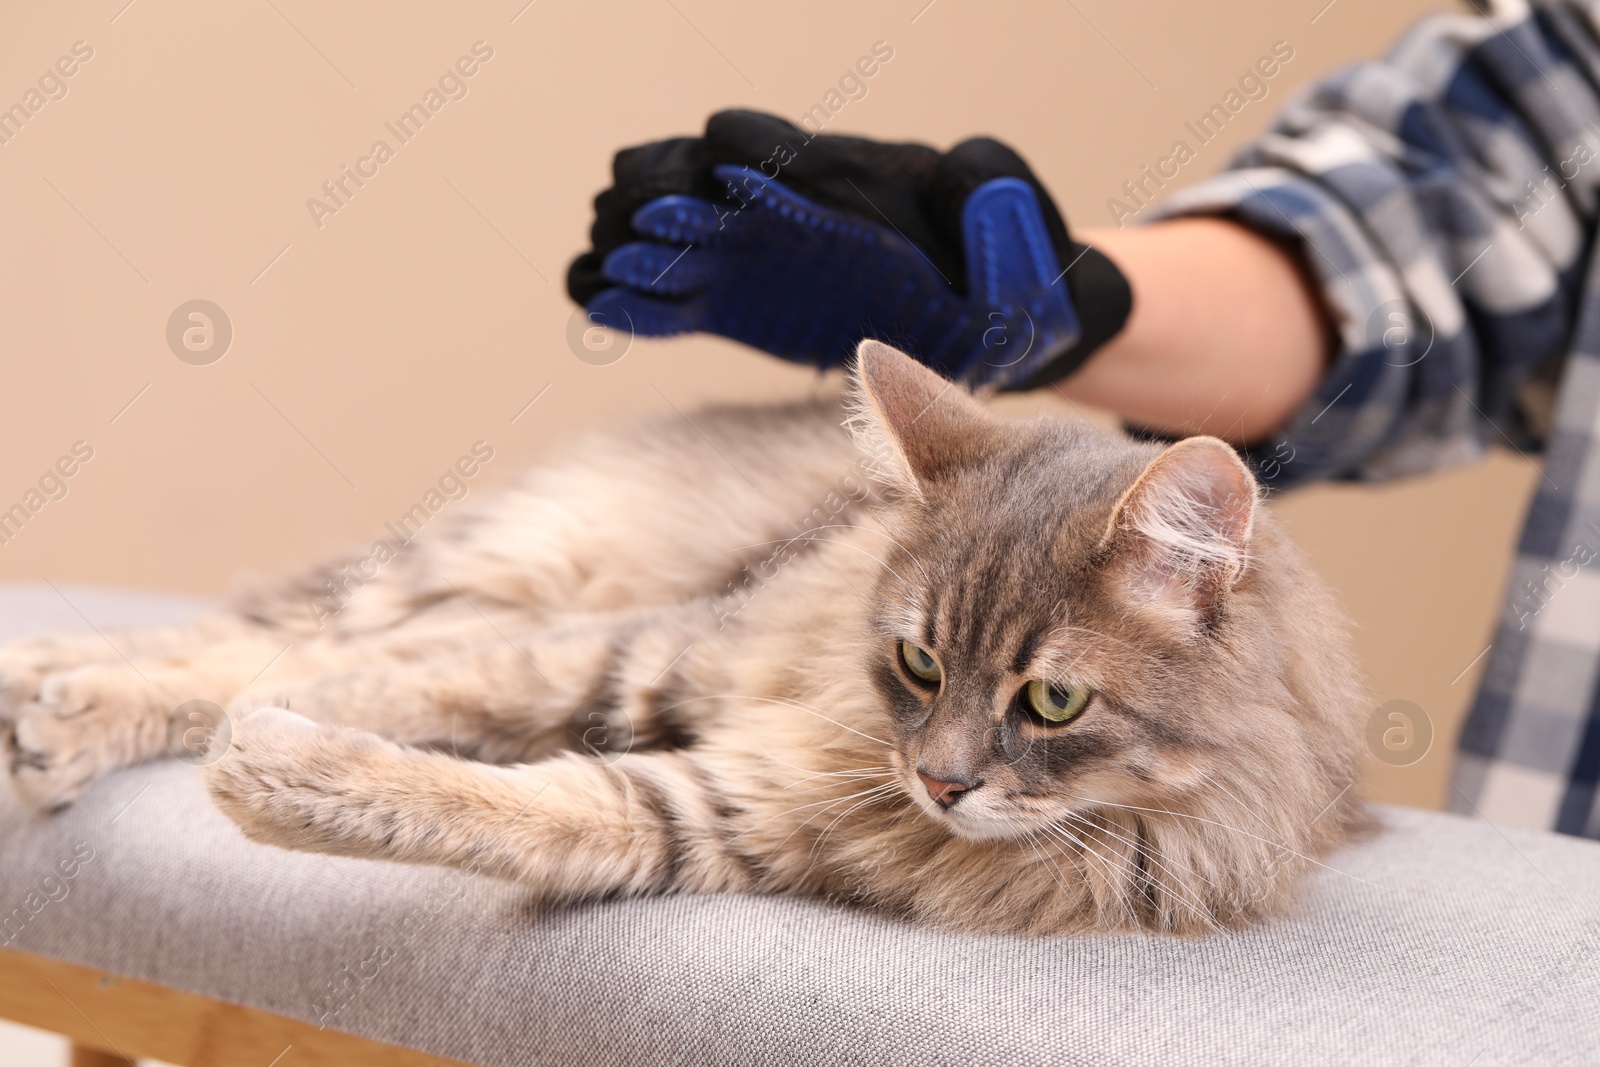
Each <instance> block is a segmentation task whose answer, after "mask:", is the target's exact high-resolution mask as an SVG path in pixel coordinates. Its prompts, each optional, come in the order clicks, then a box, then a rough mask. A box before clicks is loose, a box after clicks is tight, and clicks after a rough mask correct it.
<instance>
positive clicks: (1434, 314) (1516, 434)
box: [1159, 0, 1600, 487]
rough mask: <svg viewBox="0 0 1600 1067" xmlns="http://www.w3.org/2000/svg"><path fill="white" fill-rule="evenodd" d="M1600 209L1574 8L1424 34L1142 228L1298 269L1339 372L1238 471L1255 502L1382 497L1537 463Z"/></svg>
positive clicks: (1581, 37)
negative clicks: (1304, 487) (1209, 218)
mask: <svg viewBox="0 0 1600 1067" xmlns="http://www.w3.org/2000/svg"><path fill="white" fill-rule="evenodd" d="M1597 191H1600V43H1597V37H1596V28H1595V26H1594V24H1593V21H1592V20H1591V18H1590V16H1589V15H1588V14H1586V13H1585V9H1584V7H1583V6H1582V5H1580V4H1579V3H1576V2H1570V0H1567V2H1557V0H1550V2H1547V3H1538V4H1536V5H1535V6H1533V7H1532V8H1531V9H1529V8H1526V7H1523V8H1522V9H1521V10H1520V12H1519V13H1516V14H1511V15H1504V16H1501V17H1498V18H1493V19H1491V18H1481V17H1477V16H1471V15H1461V16H1454V15H1449V16H1443V15H1442V16H1436V17H1433V18H1430V19H1428V20H1426V21H1424V22H1422V23H1420V24H1419V25H1417V26H1416V27H1415V28H1414V29H1413V30H1412V31H1411V32H1409V33H1408V34H1407V35H1406V36H1405V37H1404V38H1403V39H1402V40H1401V41H1400V42H1399V43H1398V44H1397V45H1396V47H1395V48H1394V49H1393V51H1392V52H1391V53H1390V54H1389V55H1388V56H1387V57H1386V58H1384V59H1383V60H1381V61H1377V62H1369V63H1362V64H1359V65H1357V66H1354V67H1351V68H1348V69H1346V70H1343V71H1341V72H1339V73H1337V74H1335V75H1333V76H1332V77H1329V78H1328V79H1326V80H1324V81H1323V82H1321V83H1320V84H1318V85H1316V86H1314V87H1313V88H1312V89H1311V90H1310V91H1308V92H1305V93H1303V94H1302V95H1301V96H1299V97H1298V98H1296V99H1295V100H1294V101H1293V102H1292V103H1291V104H1290V105H1289V106H1288V107H1287V108H1286V109H1285V110H1284V111H1283V113H1282V114H1281V115H1280V116H1279V118H1278V119H1277V121H1276V122H1275V124H1274V126H1273V127H1272V128H1271V129H1270V130H1269V131H1268V132H1267V133H1266V134H1265V135H1263V136H1262V137H1260V138H1259V139H1257V140H1256V141H1255V142H1254V143H1253V144H1252V145H1251V146H1250V147H1249V148H1247V149H1246V150H1245V151H1244V152H1243V153H1242V154H1241V156H1240V157H1239V158H1238V159H1237V160H1236V161H1235V162H1234V164H1233V166H1232V168H1231V169H1229V170H1228V171H1225V172H1223V173H1222V174H1220V175H1218V176H1216V177H1214V178H1211V179H1209V180H1206V181H1204V182H1202V183H1201V184H1199V185H1198V186H1194V187H1191V188H1189V189H1187V190H1184V191H1183V192H1181V193H1179V194H1178V195H1176V196H1175V197H1173V198H1172V199H1171V200H1169V201H1168V202H1167V203H1166V204H1165V205H1164V206H1163V208H1162V209H1161V211H1160V212H1159V214H1160V216H1161V217H1173V216H1180V215H1220V216H1227V217H1230V218H1233V219H1236V220H1238V221H1240V222H1242V223H1244V224H1245V225H1248V226H1250V227H1252V228H1254V229H1256V230H1257V231H1260V232H1263V233H1265V234H1268V235H1270V236H1272V237H1274V238H1276V239H1278V240H1280V241H1283V242H1287V243H1289V244H1290V245H1292V246H1294V247H1296V248H1297V250H1298V251H1299V252H1300V255H1301V257H1302V259H1303V261H1304V263H1305V265H1306V267H1307V269H1308V271H1309V272H1310V274H1311V276H1312V277H1313V279H1314V281H1315V284H1316V285H1317V287H1318V289H1319V291H1320V295H1321V298H1322V301H1323V303H1324V305H1325V307H1326V308H1327V309H1328V312H1329V314H1330V317H1331V319H1332V321H1333V323H1334V328H1335V331H1336V336H1337V352H1336V356H1335V359H1334V361H1333V363H1332V365H1331V367H1330V369H1329V372H1328V374H1327V377H1326V379H1325V380H1324V381H1323V383H1322V385H1321V387H1320V388H1319V389H1318V390H1317V392H1316V394H1315V395H1314V396H1313V397H1312V399H1311V400H1310V401H1309V402H1308V403H1307V404H1306V405H1305V406H1304V407H1303V408H1302V410H1300V411H1299V412H1298V413H1297V414H1296V415H1295V416H1294V418H1293V419H1292V420H1291V421H1290V423H1289V425H1288V426H1287V427H1286V428H1285V429H1284V430H1283V431H1282V432H1281V433H1280V434H1278V435H1277V436H1276V437H1274V438H1273V439H1271V440H1269V441H1266V442H1264V443H1262V444H1260V445H1258V446H1256V447H1255V448H1253V449H1251V450H1249V453H1248V458H1249V459H1251V460H1252V462H1253V463H1254V465H1255V467H1256V468H1257V471H1258V473H1259V475H1260V476H1261V478H1262V480H1263V481H1264V482H1265V483H1266V484H1268V485H1270V486H1274V487H1286V486H1289V485H1294V484H1298V483H1302V482H1306V481H1310V480H1313V479H1318V478H1338V479H1364V480H1382V479H1388V478H1394V477H1399V476H1403V475H1408V474H1413V473H1418V472H1422V471H1428V470H1434V469H1438V468H1441V467H1445V466H1449V465H1452V464H1456V463H1461V462H1464V461H1466V460H1469V459H1472V458H1474V457H1476V456H1477V455H1478V454H1480V453H1481V452H1482V451H1483V449H1484V447H1485V446H1486V445H1489V444H1494V443H1496V442H1499V443H1509V444H1510V445H1512V446H1513V447H1515V448H1518V449H1522V450H1530V449H1536V448H1539V447H1541V446H1542V444H1543V443H1544V440H1545V438H1546V437H1547V435H1548V432H1549V416H1550V410H1551V404H1552V402H1553V396H1554V387H1555V383H1556V381H1557V380H1558V378H1559V373H1560V370H1561V364H1562V357H1563V353H1564V351H1565V348H1566V345H1567V343H1568V340H1569V335H1570V333H1571V331H1572V323H1573V319H1574V316H1575V315H1576V312H1577V305H1578V303H1579V300H1578V297H1579V294H1580V291H1581V289H1582V286H1583V284H1584V281H1585V279H1584V277H1583V272H1584V268H1585V264H1586V262H1587V260H1588V251H1589V244H1590V240H1591V236H1592V234H1593V231H1594V225H1595V218H1596V202H1597Z"/></svg>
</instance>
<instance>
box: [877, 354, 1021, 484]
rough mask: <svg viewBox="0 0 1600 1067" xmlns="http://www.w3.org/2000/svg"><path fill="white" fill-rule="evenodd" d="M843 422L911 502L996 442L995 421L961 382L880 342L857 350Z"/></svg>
mask: <svg viewBox="0 0 1600 1067" xmlns="http://www.w3.org/2000/svg"><path fill="white" fill-rule="evenodd" d="M847 425H849V427H850V430H851V432H852V433H853V434H854V435H855V438H856V442H857V443H858V444H859V445H860V446H861V448H862V450H863V451H864V452H866V453H867V455H868V456H870V457H871V458H872V460H873V465H874V473H875V474H876V475H877V476H878V477H879V478H881V479H882V480H883V481H884V482H886V483H887V484H888V485H889V486H890V487H891V488H894V489H896V490H898V491H899V492H901V493H903V494H904V495H906V496H909V497H912V498H915V499H921V498H922V497H923V496H924V493H925V490H926V489H927V488H928V487H929V486H930V485H932V484H933V483H936V482H938V481H940V480H941V479H945V478H948V477H950V475H952V474H953V473H955V472H956V471H958V470H960V469H962V468H964V467H967V466H969V465H971V464H973V463H975V462H977V461H979V460H981V459H983V458H984V457H985V456H988V455H990V454H991V453H992V452H993V450H994V449H995V447H996V446H997V445H998V444H999V441H1000V425H999V420H997V419H996V418H995V417H994V416H993V415H991V414H990V413H989V410H988V409H987V408H985V407H984V406H983V405H982V404H980V403H979V402H978V401H977V400H975V399H973V397H972V394H971V393H969V392H967V390H966V388H965V387H964V386H962V385H960V384H958V383H956V382H952V381H950V380H949V379H948V378H942V377H940V376H939V375H938V374H936V373H934V372H933V371H931V370H929V369H928V368H927V367H924V366H923V365H922V364H921V363H918V362H917V361H916V360H914V359H912V358H911V357H910V356H908V355H906V354H905V353H904V352H900V351H898V350H897V349H894V348H891V347H890V346H888V345H886V344H884V343H883V342H882V341H862V342H861V344H860V345H859V346H857V348H856V361H855V369H854V373H853V375H852V382H851V390H850V419H849V422H848V423H847Z"/></svg>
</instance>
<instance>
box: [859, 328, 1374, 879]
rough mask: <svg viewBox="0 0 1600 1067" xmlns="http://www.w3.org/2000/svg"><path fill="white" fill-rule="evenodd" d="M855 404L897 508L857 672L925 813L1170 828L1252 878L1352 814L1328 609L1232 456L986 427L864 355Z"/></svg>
mask: <svg viewBox="0 0 1600 1067" xmlns="http://www.w3.org/2000/svg"><path fill="white" fill-rule="evenodd" d="M853 396H854V399H855V408H854V415H853V418H852V420H851V425H852V428H853V430H854V432H855V433H856V435H857V438H858V440H859V441H860V443H861V444H862V446H863V448H864V449H865V450H866V451H868V453H869V454H870V455H871V456H872V457H873V458H874V460H875V463H876V468H877V471H878V475H879V476H880V478H881V479H882V481H883V482H884V484H885V486H886V487H887V488H888V490H889V495H890V497H891V499H892V500H893V503H891V505H890V506H889V507H888V508H887V509H886V511H885V513H884V521H885V522H886V524H887V529H888V531H889V535H890V536H891V538H892V544H890V545H888V546H887V551H886V553H885V555H884V556H883V559H884V562H885V568H884V569H883V571H882V572H881V578H880V581H879V584H878V586H877V590H876V595H875V596H874V597H873V598H872V610H873V612H874V618H873V625H872V632H873V634H874V639H873V641H874V647H872V648H871V650H870V651H869V661H870V662H869V663H868V664H867V669H868V672H869V675H870V677H871V678H872V680H873V684H874V685H875V686H876V688H877V690H878V691H879V693H880V694H881V696H882V699H883V702H884V705H885V707H886V714H887V717H888V720H889V724H890V725H889V729H890V731H891V733H892V736H893V739H894V744H895V750H896V759H895V763H896V767H897V770H898V772H899V774H900V777H901V779H902V784H903V785H904V787H905V789H906V791H907V793H908V794H910V796H911V797H912V798H913V799H914V800H915V802H916V803H917V804H918V805H919V806H920V807H921V808H922V810H923V812H924V813H925V814H926V816H927V817H928V818H929V819H932V820H934V821H936V822H937V823H938V824H940V825H942V826H944V827H946V828H947V829H948V830H949V832H950V833H952V834H955V835H957V836H959V837H962V838H967V839H971V840H985V839H996V838H1017V839H1027V838H1029V837H1030V835H1037V834H1042V833H1047V832H1054V831H1052V829H1051V828H1056V829H1059V828H1062V827H1065V828H1067V829H1068V830H1069V832H1070V830H1071V828H1072V827H1074V826H1080V827H1086V826H1088V825H1089V824H1090V823H1108V824H1110V825H1120V826H1122V827H1124V829H1125V831H1127V833H1128V835H1129V836H1131V835H1132V833H1133V832H1134V831H1133V830H1132V829H1129V828H1132V827H1137V831H1136V832H1137V833H1138V834H1139V835H1145V834H1147V833H1148V834H1153V835H1159V834H1162V833H1165V834H1167V835H1169V836H1171V835H1172V834H1178V833H1182V831H1183V828H1184V827H1187V828H1188V830H1189V831H1190V833H1191V834H1192V835H1193V836H1194V837H1196V838H1204V837H1206V836H1210V837H1213V838H1217V839H1228V838H1229V836H1230V835H1235V836H1234V838H1233V841H1232V843H1233V844H1235V845H1237V846H1239V849H1238V851H1239V852H1240V854H1241V855H1247V858H1246V859H1245V860H1243V861H1242V862H1249V863H1258V864H1264V863H1270V862H1271V856H1272V852H1271V849H1272V848H1280V849H1282V848H1287V849H1289V850H1290V852H1300V851H1304V850H1306V849H1317V848H1320V847H1322V846H1323V845H1325V844H1327V843H1330V842H1332V841H1336V840H1338V839H1339V838H1340V836H1341V834H1342V833H1343V832H1344V830H1345V829H1348V828H1349V827H1350V826H1353V825H1355V824H1356V823H1357V822H1359V812H1358V811H1357V810H1356V809H1355V807H1354V801H1353V799H1349V798H1350V794H1349V791H1348V787H1349V785H1350V783H1351V779H1352V777H1353V775H1354V773H1355V768H1356V765H1357V754H1358V749H1359V745H1358V725H1359V722H1360V721H1361V715H1362V713H1363V712H1364V711H1365V709H1366V707H1367V705H1366V704H1365V690H1364V688H1363V686H1362V683H1361V681H1360V678H1359V676H1358V673H1357V670H1356V666H1355V663H1354V660H1353V658H1352V656H1351V653H1350V651H1349V647H1348V639H1347V637H1346V635H1345V631H1344V623H1343V620H1342V618H1341V617H1340V615H1339V613H1338V611H1337V609H1336V608H1335V607H1334V606H1333V604H1332V603H1331V600H1330V598H1328V597H1327V596H1326V594H1325V593H1324V592H1323V591H1322V588H1321V586H1320V584H1319V583H1318V582H1317V581H1316V579H1315V577H1314V576H1313V575H1311V574H1310V572H1309V571H1308V570H1307V569H1306V567H1305V565H1304V564H1303V562H1302V561H1301V560H1300V558H1299V556H1298V554H1297V553H1295V552H1294V550H1293V549H1292V548H1291V547H1290V546H1289V545H1288V544H1287V542H1286V541H1285V540H1284V538H1283V535H1282V534H1281V533H1280V532H1279V531H1278V530H1277V528H1276V526H1275V524H1274V523H1273V521H1272V519H1271V517H1270V516H1268V515H1267V514H1266V513H1265V512H1264V509H1263V508H1262V506H1261V503H1260V494H1259V491H1258V489H1257V484H1256V481H1255V478H1254V477H1253V476H1252V474H1251V473H1250V471H1249V469H1248V468H1247V467H1246V466H1245V465H1244V463H1243V462H1242V461H1241V460H1240V459H1239V457H1238V456H1237V455H1236V453H1235V452H1234V450H1233V449H1232V448H1230V447H1229V446H1228V445H1227V444H1225V443H1224V442H1222V441H1220V440H1218V439H1216V438H1213V437H1194V438H1189V439H1187V440H1183V441H1179V442H1178V443H1176V444H1173V445H1171V446H1170V447H1166V448H1163V447H1161V446H1159V445H1154V444H1145V443H1137V442H1134V441H1132V440H1130V439H1128V438H1126V437H1123V436H1122V435H1119V434H1112V433H1108V432H1106V431H1102V430H1100V429H1098V428H1096V427H1094V426H1092V425H1090V424H1088V423H1086V422H1083V421H1078V420H1073V421H1068V420H1062V419H1053V418H1048V417H1040V418H1038V419H1035V420H1007V419H1002V418H1000V417H998V416H996V415H994V414H993V413H992V412H990V411H989V410H988V409H987V408H986V407H985V406H984V405H983V404H981V403H979V402H978V401H977V400H975V399H974V398H973V397H971V396H970V395H969V394H967V392H966V391H965V390H964V389H962V388H961V387H959V386H955V385H952V384H951V383H950V382H948V381H946V380H944V379H942V378H940V377H938V376H937V375H935V374H934V373H932V372H931V371H928V370H927V369H926V368H924V367H922V366H921V365H920V364H918V363H916V362H915V361H913V360H911V359H910V358H908V357H906V356H904V355H902V354H900V353H898V352H896V351H895V350H894V349H892V348H889V347H888V346H886V345H883V344H879V343H877V342H866V343H864V344H863V345H862V346H861V349H860V351H859V352H858V355H857V369H856V377H855V386H854V392H853ZM1335 800H1339V801H1340V803H1339V804H1338V805H1336V806H1334V810H1331V811H1330V805H1331V803H1332V802H1333V801H1335ZM1319 809H1320V810H1321V811H1322V812H1323V814H1322V815H1321V817H1320V820H1319V818H1318V811H1319ZM1184 819H1188V820H1190V822H1188V823H1184V822H1183V821H1182V820H1184ZM1317 821H1320V822H1321V823H1322V824H1323V825H1322V827H1321V830H1320V831H1319V830H1318V829H1316V827H1315V823H1316V822H1317ZM1163 847H1165V848H1166V849H1167V851H1168V853H1169V854H1170V853H1171V848H1170V847H1168V846H1167V845H1164V846H1163Z"/></svg>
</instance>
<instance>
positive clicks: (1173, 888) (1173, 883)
mask: <svg viewBox="0 0 1600 1067" xmlns="http://www.w3.org/2000/svg"><path fill="white" fill-rule="evenodd" d="M1067 817H1068V818H1069V819H1072V820H1074V821H1076V822H1079V823H1082V824H1083V825H1084V826H1087V827H1090V828H1092V829H1096V830H1099V831H1100V832H1102V833H1105V834H1107V835H1109V836H1110V837H1112V838H1113V839H1115V840H1117V841H1120V842H1121V843H1122V844H1124V845H1127V846H1128V847H1129V848H1131V849H1133V850H1134V851H1135V853H1139V854H1142V855H1144V857H1145V858H1146V859H1148V860H1151V861H1152V862H1154V863H1155V864H1156V865H1157V866H1159V867H1160V868H1161V869H1162V871H1165V872H1166V875H1167V878H1168V879H1169V881H1168V882H1163V881H1162V880H1161V878H1160V877H1159V876H1156V875H1152V874H1151V872H1149V871H1146V872H1145V877H1146V879H1147V880H1148V881H1149V882H1150V883H1151V885H1153V886H1154V887H1155V888H1157V889H1159V890H1162V891H1164V892H1166V893H1167V894H1169V895H1170V896H1171V897H1172V899H1173V901H1174V902H1175V903H1178V904H1180V905H1183V906H1185V907H1187V908H1189V909H1190V910H1191V911H1193V912H1194V914H1195V915H1196V917H1198V918H1199V919H1200V920H1201V921H1202V922H1203V923H1205V924H1206V925H1207V926H1210V927H1212V928H1213V929H1217V930H1220V929H1222V924H1221V923H1219V922H1217V919H1216V916H1215V915H1214V914H1213V913H1212V910H1211V908H1210V907H1209V906H1207V905H1206V903H1205V900H1204V898H1203V897H1201V896H1200V894H1199V893H1198V892H1197V891H1195V890H1194V888H1193V887H1191V886H1190V885H1188V883H1187V882H1185V881H1184V879H1183V878H1182V877H1181V876H1180V875H1179V874H1178V873H1177V872H1176V871H1174V870H1173V869H1172V868H1171V867H1169V866H1168V865H1167V864H1166V862H1165V861H1164V860H1163V858H1162V857H1161V856H1160V855H1159V854H1158V853H1156V852H1153V851H1151V850H1149V849H1145V848H1142V847H1141V846H1140V845H1139V844H1138V843H1137V842H1136V841H1134V840H1132V839H1130V838H1128V837H1126V836H1124V835H1123V834H1120V833H1118V832H1117V831H1116V830H1114V829H1112V828H1111V826H1109V825H1106V824H1096V823H1089V822H1087V821H1085V820H1084V819H1083V817H1082V816H1081V815H1078V814H1077V813H1076V812H1068V813H1067ZM1050 829H1057V828H1055V827H1051V828H1050ZM1170 858H1171V859H1172V861H1173V862H1174V863H1178V864H1179V865H1180V866H1182V867H1183V868H1184V869H1185V870H1187V871H1188V872H1189V873H1190V874H1191V875H1193V876H1194V877H1195V879H1197V880H1198V881H1199V882H1200V883H1201V884H1202V885H1206V886H1210V887H1211V888H1216V886H1215V885H1213V884H1212V883H1211V881H1210V880H1209V879H1207V878H1205V877H1204V876H1202V875H1201V874H1200V873H1199V872H1197V871H1195V870H1194V869H1193V868H1192V867H1189V866H1188V864H1185V863H1182V861H1180V860H1178V859H1177V857H1175V856H1174V857H1170Z"/></svg>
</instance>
